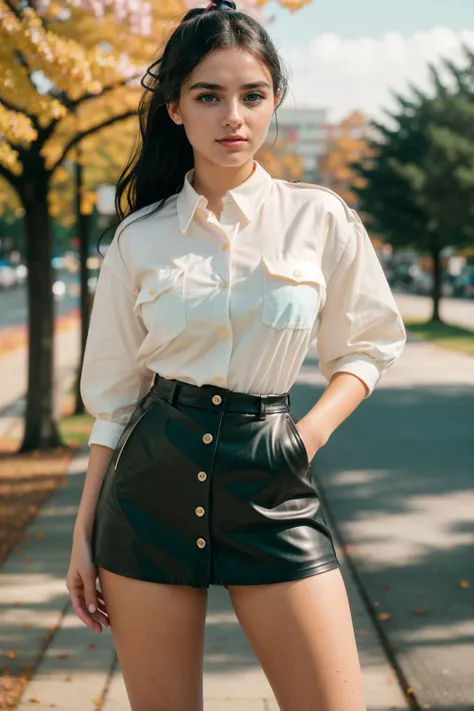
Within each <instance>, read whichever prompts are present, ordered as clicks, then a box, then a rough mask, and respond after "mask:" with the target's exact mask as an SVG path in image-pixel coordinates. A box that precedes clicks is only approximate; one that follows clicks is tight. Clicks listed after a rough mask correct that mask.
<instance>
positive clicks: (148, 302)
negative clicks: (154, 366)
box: [133, 267, 186, 346]
mask: <svg viewBox="0 0 474 711" xmlns="http://www.w3.org/2000/svg"><path fill="white" fill-rule="evenodd" d="M185 277H186V270H185V269H184V267H155V268H154V269H152V270H150V271H149V272H147V273H146V275H145V276H144V277H143V280H142V283H141V288H140V291H139V292H138V296H137V299H136V302H135V305H134V307H133V310H134V311H135V313H138V314H139V315H140V316H141V318H142V320H143V323H144V324H145V326H146V328H147V330H148V332H149V333H150V334H152V339H153V343H154V344H156V345H157V346H159V345H162V344H163V343H166V342H167V341H170V340H171V339H172V338H176V336H179V334H180V333H181V332H182V331H184V329H185V328H186V308H185V306H186V303H185Z"/></svg>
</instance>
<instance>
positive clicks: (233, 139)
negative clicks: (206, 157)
mask: <svg viewBox="0 0 474 711" xmlns="http://www.w3.org/2000/svg"><path fill="white" fill-rule="evenodd" d="M246 140H247V139H246V138H244V137H243V136H227V138H220V139H219V141H218V143H240V142H243V141H246Z"/></svg>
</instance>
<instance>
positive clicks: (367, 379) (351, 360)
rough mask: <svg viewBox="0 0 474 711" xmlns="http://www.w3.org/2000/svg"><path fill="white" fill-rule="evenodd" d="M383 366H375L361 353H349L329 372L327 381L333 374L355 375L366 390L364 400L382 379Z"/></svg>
mask: <svg viewBox="0 0 474 711" xmlns="http://www.w3.org/2000/svg"><path fill="white" fill-rule="evenodd" d="M384 368H385V365H384V364H377V363H376V362H375V361H374V359H373V358H371V357H370V356H364V355H363V354H361V353H351V354H350V355H347V356H344V357H342V358H340V359H339V360H338V361H337V364H336V366H335V367H334V368H333V369H332V370H331V373H330V374H329V377H328V380H329V381H330V380H331V378H332V376H333V375H334V373H341V372H343V373H352V375H357V377H358V378H360V379H361V380H362V381H363V382H364V383H365V384H366V385H367V388H368V392H367V393H366V395H365V396H364V400H366V399H367V398H368V397H369V396H370V395H372V393H373V391H374V389H375V386H376V385H377V383H378V382H379V380H380V378H381V377H382V372H383V369H384Z"/></svg>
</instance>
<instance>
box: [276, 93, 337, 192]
mask: <svg viewBox="0 0 474 711" xmlns="http://www.w3.org/2000/svg"><path fill="white" fill-rule="evenodd" d="M326 114H327V109H326V108H322V107H321V108H319V107H304V106H303V107H298V108H289V107H285V106H282V107H281V108H279V109H278V110H277V121H276V120H275V118H273V119H272V122H271V124H270V129H269V131H268V136H267V140H266V143H267V144H269V145H270V146H271V144H272V143H273V142H274V141H275V140H276V139H277V138H278V141H279V142H281V143H283V144H284V145H285V148H286V149H287V151H288V153H293V154H294V155H295V156H298V157H299V158H300V160H301V166H302V172H301V175H300V176H299V180H302V181H303V182H309V183H318V182H320V180H319V174H318V161H319V158H320V157H321V156H322V154H323V153H324V150H325V142H326V132H325V128H324V127H325V124H326ZM277 129H278V132H277Z"/></svg>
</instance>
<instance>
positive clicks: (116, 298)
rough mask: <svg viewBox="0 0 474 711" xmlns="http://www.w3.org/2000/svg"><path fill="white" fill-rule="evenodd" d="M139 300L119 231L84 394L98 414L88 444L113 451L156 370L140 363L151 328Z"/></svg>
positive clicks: (101, 294)
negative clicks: (138, 307) (140, 311)
mask: <svg viewBox="0 0 474 711" xmlns="http://www.w3.org/2000/svg"><path fill="white" fill-rule="evenodd" d="M135 302H136V293H135V292H134V290H133V288H132V284H131V280H130V276H129V274H128V271H127V269H126V267H125V265H124V263H123V260H122V258H121V255H120V252H119V249H118V241H117V235H115V237H114V240H113V241H112V242H111V244H110V246H109V247H108V250H107V254H106V256H105V259H104V261H103V262H102V266H101V269H100V273H99V278H98V282H97V288H96V292H95V296H94V303H93V307H92V313H91V318H90V323H89V330H88V335H87V342H86V348H85V353H84V360H83V364H82V370H81V380H80V391H81V397H82V400H83V402H84V405H85V407H86V408H87V410H88V411H89V413H90V414H91V415H93V417H94V418H95V421H94V424H93V427H92V432H91V435H90V438H89V442H88V444H89V445H91V444H101V445H105V446H107V447H111V448H112V449H114V448H115V446H116V444H117V442H118V440H119V438H120V435H121V434H122V432H123V430H124V428H125V426H126V424H127V422H128V420H129V419H130V416H131V414H132V412H133V410H134V409H135V407H136V405H137V404H138V402H139V401H140V400H141V399H142V398H143V397H144V396H145V395H146V393H147V392H148V390H149V389H150V386H151V382H152V379H153V375H154V374H153V373H152V372H151V371H150V370H148V369H146V368H142V369H140V368H139V367H138V365H137V361H136V355H137V351H138V349H139V348H140V346H141V344H142V342H143V340H144V338H145V336H146V333H147V332H146V329H145V327H144V325H143V323H142V321H141V320H140V319H139V317H138V316H137V315H136V313H134V311H133V306H134V304H135Z"/></svg>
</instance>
